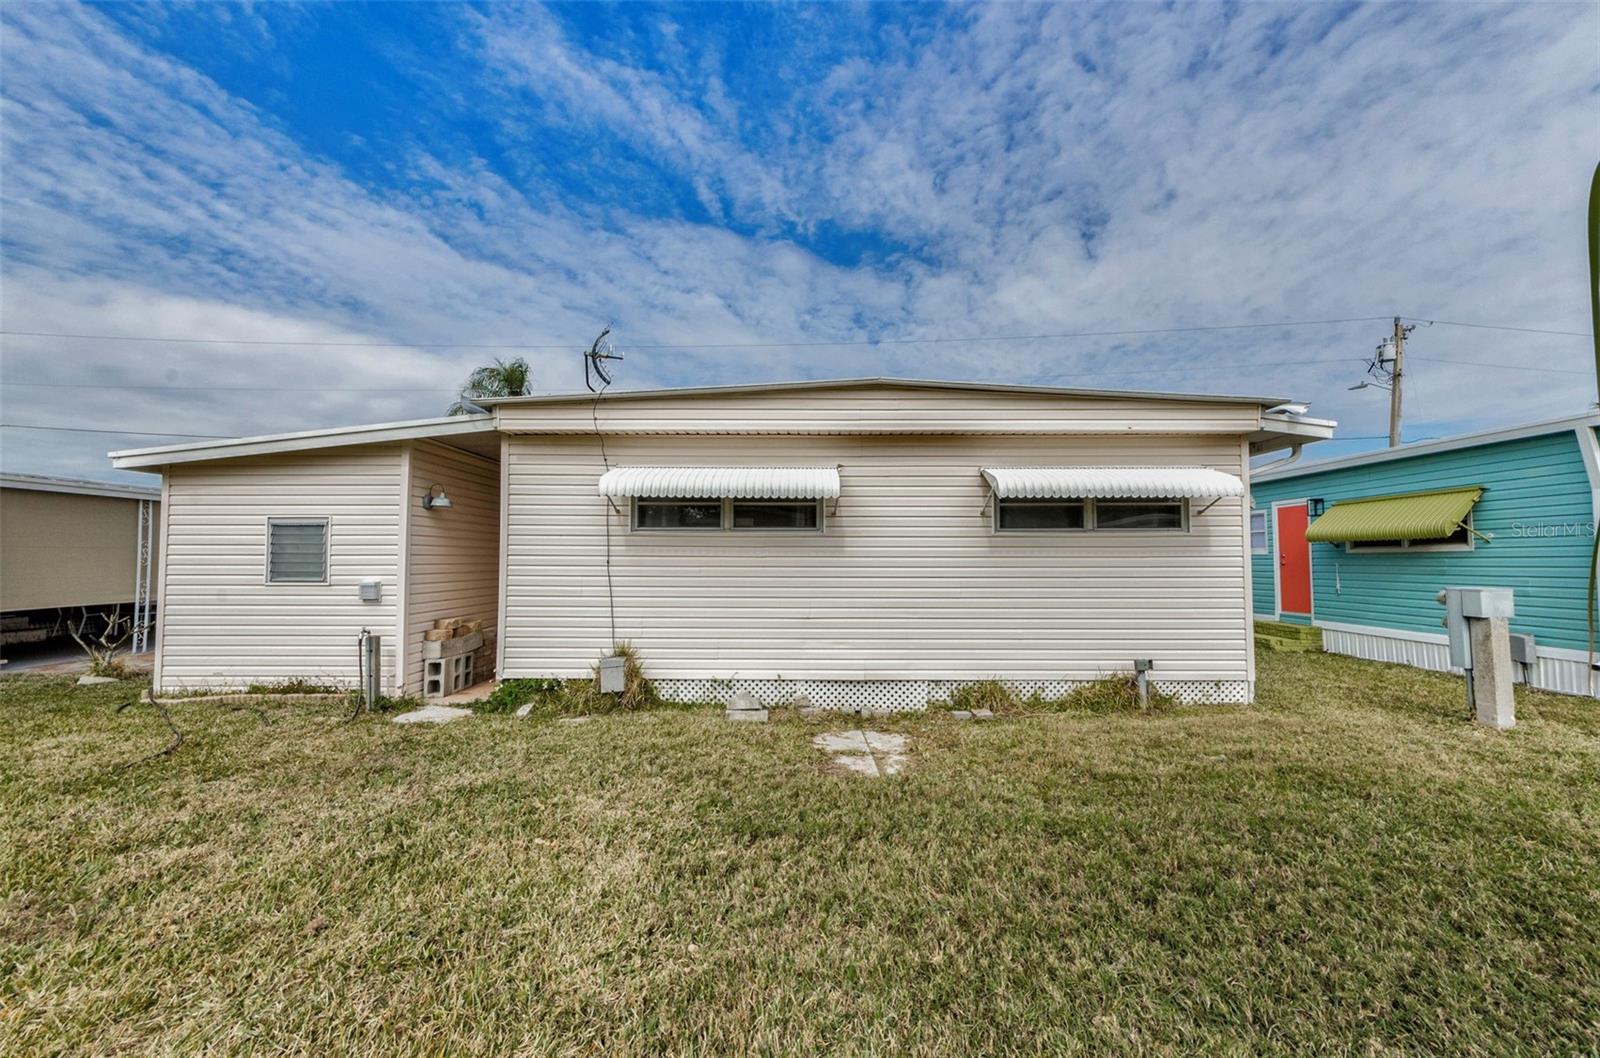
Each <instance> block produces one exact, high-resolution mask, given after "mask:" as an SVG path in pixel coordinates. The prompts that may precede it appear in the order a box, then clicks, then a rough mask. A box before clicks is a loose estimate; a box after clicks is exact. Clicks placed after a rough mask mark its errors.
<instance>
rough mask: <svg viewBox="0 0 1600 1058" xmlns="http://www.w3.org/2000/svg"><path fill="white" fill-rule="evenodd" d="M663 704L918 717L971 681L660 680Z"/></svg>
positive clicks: (1229, 688) (1217, 684) (1167, 685)
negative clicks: (744, 696)
mask: <svg viewBox="0 0 1600 1058" xmlns="http://www.w3.org/2000/svg"><path fill="white" fill-rule="evenodd" d="M654 682H655V685H656V689H657V690H658V691H659V692H660V693H661V696H662V697H663V698H666V699H667V700H669V701H675V702H717V703H719V704H726V703H727V701H728V699H729V698H732V697H733V696H734V694H736V693H737V692H739V691H748V692H750V693H751V694H753V695H755V696H756V698H758V699H760V701H761V702H762V703H763V704H765V705H769V706H778V705H786V704H788V703H790V702H792V701H794V700H795V699H796V698H799V697H800V696H801V695H804V696H805V697H807V698H809V699H811V704H812V705H814V706H817V707H819V708H822V709H841V710H846V711H850V712H854V711H856V710H859V709H870V710H874V711H879V712H894V713H911V712H920V711H922V710H924V709H926V708H928V705H929V704H930V703H932V702H939V701H943V700H945V699H947V698H949V696H950V694H951V693H952V692H954V691H955V690H957V689H958V688H960V687H963V686H966V685H967V684H969V683H973V682H975V681H972V680H739V679H734V680H673V679H665V680H656V681H654ZM1001 682H1002V683H1004V684H1005V685H1006V686H1007V687H1009V688H1011V690H1012V691H1013V692H1014V693H1016V694H1018V695H1021V696H1024V697H1025V696H1027V695H1030V694H1033V693H1034V692H1035V691H1037V692H1039V693H1040V694H1042V695H1044V696H1045V697H1049V698H1058V697H1060V696H1061V695H1064V694H1066V693H1067V692H1068V691H1071V690H1072V689H1073V688H1075V687H1081V686H1083V685H1084V684H1086V683H1088V682H1089V681H1087V680H1002V681H1001ZM1151 684H1152V685H1153V686H1155V687H1157V688H1159V689H1160V690H1162V691H1165V692H1166V693H1167V694H1170V695H1172V696H1173V697H1175V698H1177V699H1178V700H1179V701H1181V702H1185V703H1188V704H1195V703H1208V704H1223V703H1234V704H1240V703H1245V702H1249V701H1251V700H1252V699H1253V698H1254V694H1253V688H1252V687H1251V684H1250V682H1249V681H1248V680H1152V681H1151Z"/></svg>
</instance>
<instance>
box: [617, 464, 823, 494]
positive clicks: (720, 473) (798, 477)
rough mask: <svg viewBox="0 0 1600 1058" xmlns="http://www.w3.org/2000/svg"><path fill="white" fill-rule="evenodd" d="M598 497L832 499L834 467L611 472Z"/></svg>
mask: <svg viewBox="0 0 1600 1058" xmlns="http://www.w3.org/2000/svg"><path fill="white" fill-rule="evenodd" d="M600 495H602V496H612V497H617V498H625V497H626V498H631V497H635V496H649V497H661V498H663V499H736V500H832V499H837V498H838V496H839V471H838V469H837V468H836V467H617V468H616V469H615V470H608V471H606V472H605V473H604V474H603V475H601V477H600Z"/></svg>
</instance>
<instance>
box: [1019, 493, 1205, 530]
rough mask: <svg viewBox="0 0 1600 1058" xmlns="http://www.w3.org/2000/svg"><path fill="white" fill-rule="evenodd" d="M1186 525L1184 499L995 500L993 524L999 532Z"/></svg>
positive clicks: (1168, 527) (1131, 528) (1167, 527)
mask: <svg viewBox="0 0 1600 1058" xmlns="http://www.w3.org/2000/svg"><path fill="white" fill-rule="evenodd" d="M1187 527H1188V519H1187V505H1186V501H1184V500H1089V499H1083V500H1078V499H1052V500H1016V499H997V500H995V519H994V528H995V530H996V531H997V532H1002V533H1043V532H1072V531H1077V530H1095V531H1098V530H1106V531H1112V532H1114V531H1117V530H1124V529H1127V530H1133V529H1179V530H1181V529H1185V528H1187Z"/></svg>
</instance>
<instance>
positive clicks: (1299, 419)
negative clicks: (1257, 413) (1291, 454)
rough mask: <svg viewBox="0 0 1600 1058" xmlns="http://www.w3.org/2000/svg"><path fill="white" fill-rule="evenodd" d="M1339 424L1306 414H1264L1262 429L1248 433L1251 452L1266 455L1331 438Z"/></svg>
mask: <svg viewBox="0 0 1600 1058" xmlns="http://www.w3.org/2000/svg"><path fill="white" fill-rule="evenodd" d="M1338 426H1339V424H1338V423H1337V422H1336V421H1334V420H1333V419H1313V418H1310V417H1308V416H1305V415H1262V416H1261V427H1260V429H1258V430H1256V431H1254V432H1253V433H1251V434H1249V435H1248V439H1249V441H1250V454H1251V455H1253V456H1258V455H1265V454H1266V453H1268V452H1279V451H1282V450H1283V449H1285V448H1294V447H1296V446H1298V445H1307V444H1311V443H1313V442H1316V441H1327V440H1331V439H1332V437H1333V431H1334V430H1335V429H1337V428H1338Z"/></svg>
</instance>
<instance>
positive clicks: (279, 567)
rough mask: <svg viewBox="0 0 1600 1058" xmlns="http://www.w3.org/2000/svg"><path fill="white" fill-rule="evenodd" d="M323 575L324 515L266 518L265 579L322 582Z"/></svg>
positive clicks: (325, 563)
mask: <svg viewBox="0 0 1600 1058" xmlns="http://www.w3.org/2000/svg"><path fill="white" fill-rule="evenodd" d="M327 579H328V521H327V519H326V518H307V519H289V518H271V519H268V521H267V583H268V584H322V583H324V582H325V581H327Z"/></svg>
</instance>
